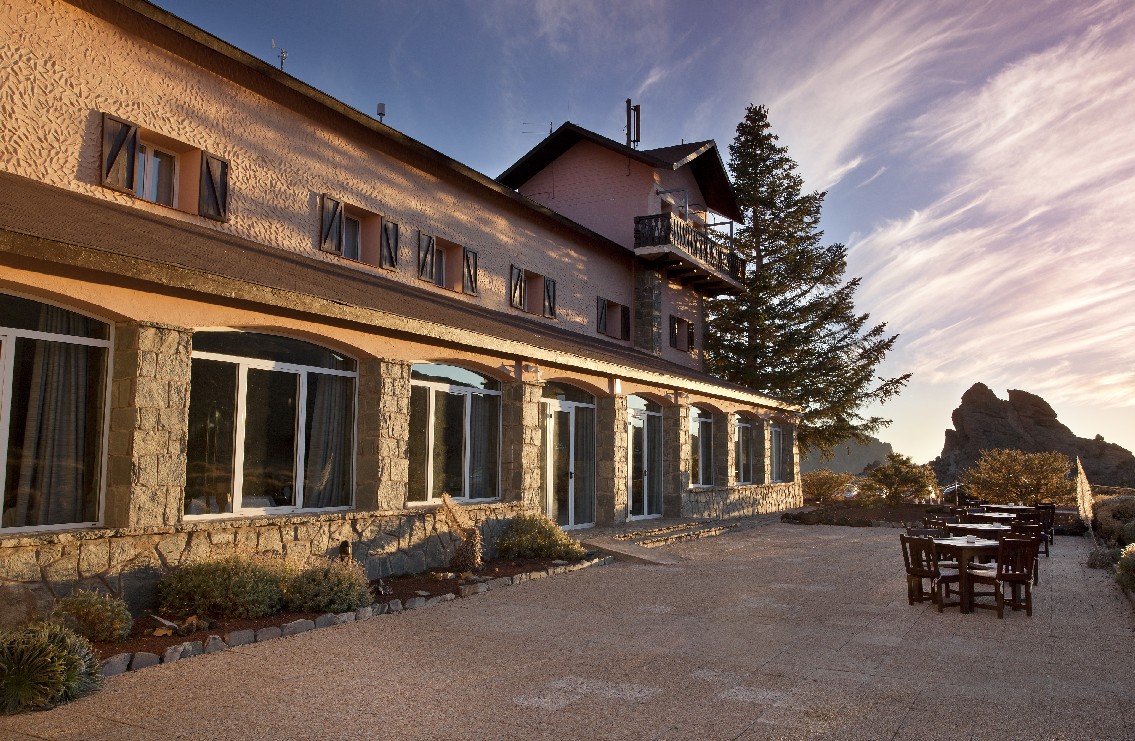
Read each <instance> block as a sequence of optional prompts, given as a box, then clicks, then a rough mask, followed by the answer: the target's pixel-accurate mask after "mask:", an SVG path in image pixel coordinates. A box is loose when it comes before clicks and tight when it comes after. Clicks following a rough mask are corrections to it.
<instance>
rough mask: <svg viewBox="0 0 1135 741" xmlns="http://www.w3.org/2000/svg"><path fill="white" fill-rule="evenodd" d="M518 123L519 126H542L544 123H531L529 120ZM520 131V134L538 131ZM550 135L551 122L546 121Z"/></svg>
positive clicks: (549, 134) (536, 132)
mask: <svg viewBox="0 0 1135 741" xmlns="http://www.w3.org/2000/svg"><path fill="white" fill-rule="evenodd" d="M520 125H521V126H543V125H544V123H543V122H540V123H533V122H531V121H521V123H520ZM520 133H521V134H539V133H540V132H539V131H521V132H520ZM551 135H552V122H551V121H549V122H548V136H551Z"/></svg>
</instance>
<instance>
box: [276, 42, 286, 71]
mask: <svg viewBox="0 0 1135 741" xmlns="http://www.w3.org/2000/svg"><path fill="white" fill-rule="evenodd" d="M272 48H273V49H275V48H277V47H276V39H272ZM279 49H280V51H279V52H278V53H277V54H276V56H277V57H278V58H279V60H280V71H281V72H283V71H284V60H285V59H287V58H288V50H287V49H285V48H284V47H283V46H280V47H279Z"/></svg>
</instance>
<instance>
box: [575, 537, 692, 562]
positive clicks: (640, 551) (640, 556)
mask: <svg viewBox="0 0 1135 741" xmlns="http://www.w3.org/2000/svg"><path fill="white" fill-rule="evenodd" d="M581 542H582V543H583V547H584V548H586V549H588V550H591V551H599V552H600V553H604V554H606V555H608V556H614V557H615V558H617V559H618V560H620V561H632V562H635V563H649V564H658V565H669V566H672V565H674V564H677V563H681V560H682V559H680V558H678V557H677V556H675V555H673V554H671V553H665V552H663V551H657V550H652V549H650V548H644V547H643V546H641V545H639V544H638V543H634V542H631V541H628V540H617V539H615V538H614V537H612V536H610V535H597V536H594V537H591V538H587V539H585V540H583V541H581Z"/></svg>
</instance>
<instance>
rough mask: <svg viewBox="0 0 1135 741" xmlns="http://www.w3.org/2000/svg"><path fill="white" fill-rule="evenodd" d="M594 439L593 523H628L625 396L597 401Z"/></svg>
mask: <svg viewBox="0 0 1135 741" xmlns="http://www.w3.org/2000/svg"><path fill="white" fill-rule="evenodd" d="M597 402H598V403H597V404H596V410H595V411H596V421H597V427H598V431H597V434H596V437H595V451H596V461H595V484H596V489H595V507H596V510H595V512H596V524H598V525H614V524H621V523H624V522H626V521H627V445H628V440H627V397H626V396H623V395H613V396H606V397H603V398H600V399H598V400H597Z"/></svg>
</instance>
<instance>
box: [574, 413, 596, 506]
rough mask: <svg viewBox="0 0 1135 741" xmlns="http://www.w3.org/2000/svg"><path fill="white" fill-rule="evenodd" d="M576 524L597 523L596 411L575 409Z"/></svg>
mask: <svg viewBox="0 0 1135 741" xmlns="http://www.w3.org/2000/svg"><path fill="white" fill-rule="evenodd" d="M574 464H575V465H574V469H575V479H574V481H573V483H574V484H575V522H574V523H572V524H574V525H586V524H589V523H593V522H595V409H594V408H593V407H576V408H575V462H574Z"/></svg>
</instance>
